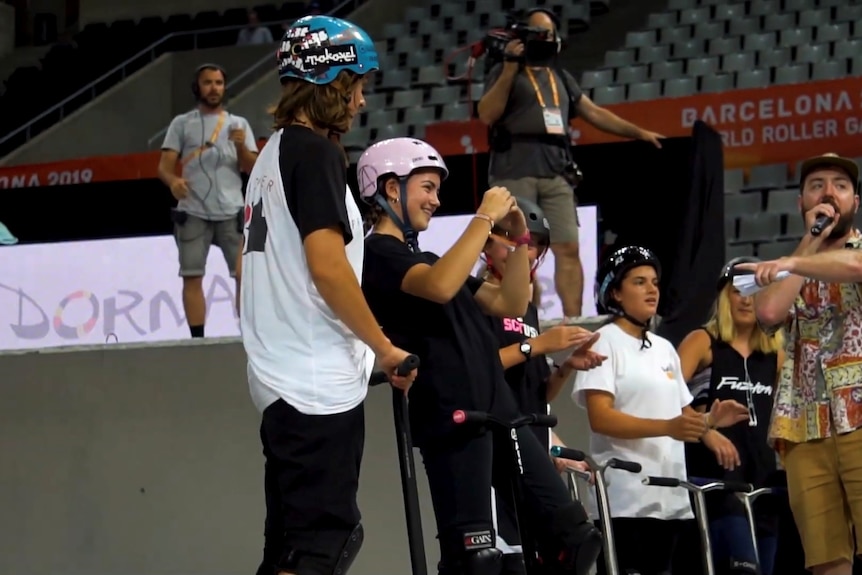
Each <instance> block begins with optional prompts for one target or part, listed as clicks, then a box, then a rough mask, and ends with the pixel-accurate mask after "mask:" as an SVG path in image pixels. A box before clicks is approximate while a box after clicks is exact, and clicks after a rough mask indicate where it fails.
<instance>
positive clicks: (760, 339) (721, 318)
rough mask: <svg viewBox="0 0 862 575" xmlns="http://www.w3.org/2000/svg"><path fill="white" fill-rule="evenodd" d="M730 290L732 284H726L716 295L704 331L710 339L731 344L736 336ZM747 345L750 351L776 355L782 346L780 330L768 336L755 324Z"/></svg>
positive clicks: (782, 340) (782, 336) (782, 337)
mask: <svg viewBox="0 0 862 575" xmlns="http://www.w3.org/2000/svg"><path fill="white" fill-rule="evenodd" d="M732 289H734V287H733V284H731V283H729V282H728V284H727V285H726V286H724V288H723V289H722V290H721V291H720V292H719V293H718V297H717V298H716V299H715V303H714V304H713V306H712V317H710V318H709V321H707V322H706V324H705V325H704V329H706V331H707V332H709V334H710V335H711V336H712V337H714V338H715V339H717V340H721V341H723V342H725V343H731V342H732V341H733V340H734V339H736V335H737V331H736V323H734V321H733V314H732V313H731V311H730V290H732ZM748 344H749V345H750V346H751V350H752V351H759V352H761V353H778V350H780V349H781V348H782V347H783V346H784V334H783V333H782V332H781V330H777V331H776V332H775V333H773V334H772V335H769V334H767V333H766V332H765V331H763V329H762V328H761V327H760V323H757V324H756V325H755V326H754V329H753V330H752V332H751V338H750V339H749V341H748Z"/></svg>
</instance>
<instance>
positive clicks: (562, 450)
mask: <svg viewBox="0 0 862 575" xmlns="http://www.w3.org/2000/svg"><path fill="white" fill-rule="evenodd" d="M551 455H552V456H554V457H562V458H563V459H571V460H572V461H586V462H587V465H589V466H590V469H592V470H593V476H594V478H595V489H596V508H597V509H598V513H599V520H600V521H601V526H602V538H603V543H604V549H603V553H604V560H605V571H606V572H607V575H619V573H620V568H619V564H618V563H617V549H616V544H615V543H614V530H613V527H612V525H611V508H610V503H609V501H608V484H607V480H606V479H605V473H606V472H607V470H608V469H619V470H621V471H628V472H629V473H640V472H641V464H640V463H637V462H635V461H626V460H624V459H617V458H615V457H613V458H611V459H608V460H607V461H605V462H604V463H603V464H601V465H599V464H598V463H596V461H595V460H593V458H592V457H590V456H588V455H586V454H585V453H584V452H583V451H580V450H578V449H571V448H569V447H560V446H559V445H555V446H553V447H551ZM568 475H569V477H568V484H569V491H570V492H571V493H572V497H573V498H579V493H578V487H577V481H576V479H575V477H578V478H580V479H584V480H586V481H589V479H590V473H588V472H586V471H581V470H579V469H569V470H568ZM573 476H574V477H573Z"/></svg>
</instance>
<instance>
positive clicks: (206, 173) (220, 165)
mask: <svg viewBox="0 0 862 575" xmlns="http://www.w3.org/2000/svg"><path fill="white" fill-rule="evenodd" d="M226 79H227V74H226V73H225V71H224V69H223V68H222V67H221V66H219V65H218V64H203V65H201V66H199V67H198V68H197V70H195V74H194V79H193V80H192V94H194V97H195V100H196V101H197V106H196V107H195V109H194V110H192V111H190V112H187V113H185V114H180V115H179V116H177V117H175V118H174V119H173V120H172V121H171V125H170V126H169V127H168V131H167V133H166V134H165V140H164V142H163V143H162V155H161V158H160V160H159V179H161V180H162V182H164V183H165V185H166V186H168V188H170V190H171V194H172V195H173V196H174V198H176V200H177V207H176V208H174V209H173V210H172V213H171V218H172V220H173V222H174V237H175V239H176V242H177V250H178V251H179V260H180V277H182V278H183V307H184V308H185V312H186V320H187V322H188V325H189V330H190V331H191V336H192V337H204V321H205V319H206V300H205V298H204V290H203V276H204V272H205V269H206V262H207V256H208V255H209V249H210V245H212V244H215V245H217V246H218V247H219V248H221V251H222V254H223V255H224V258H225V261H226V262H227V267H228V269H229V270H230V274H231V277H234V278H235V277H237V273H236V271H237V270H236V262H237V258H238V254H239V250H240V249H241V244H242V225H243V219H242V208H243V194H242V187H243V184H242V176H241V173H240V172H245V173H246V174H248V173H251V169H252V167H253V166H254V162H255V160H256V159H257V143H256V142H255V139H254V135H253V134H252V130H251V125H250V124H249V123H248V120H246V119H245V118H243V117H241V116H236V115H234V114H231V113H229V112H228V111H227V110H225V107H224V98H225V81H226ZM178 167H179V168H180V170H178ZM178 172H179V174H180V175H178Z"/></svg>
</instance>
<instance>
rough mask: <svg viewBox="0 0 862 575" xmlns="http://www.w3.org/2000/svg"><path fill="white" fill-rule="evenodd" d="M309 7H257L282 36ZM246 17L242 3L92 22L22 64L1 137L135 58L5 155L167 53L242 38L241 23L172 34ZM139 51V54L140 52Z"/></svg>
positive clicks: (7, 98)
mask: <svg viewBox="0 0 862 575" xmlns="http://www.w3.org/2000/svg"><path fill="white" fill-rule="evenodd" d="M305 9H306V7H305V2H303V1H302V0H299V1H293V2H287V3H285V4H283V5H280V6H277V5H264V6H258V7H256V8H255V10H256V11H257V13H258V17H259V19H260V21H261V22H264V23H268V24H269V27H270V29H271V31H272V33H273V37H275V38H278V37H280V36H281V34H282V30H281V25H282V23H283V22H286V21H290V20H293V19H295V18H297V17H299V16H302V15H303V14H304V13H305ZM246 21H247V10H246V9H245V8H236V9H231V10H226V11H225V12H224V13H222V14H219V13H218V12H214V11H212V12H201V13H199V14H196V15H194V16H192V15H190V14H175V15H173V16H170V17H168V18H167V19H165V20H163V19H162V18H160V17H158V16H153V17H145V18H141V19H140V20H139V21H132V20H118V21H116V22H104V23H93V24H88V25H86V26H85V27H84V29H83V30H81V31H80V32H79V33H78V34H76V35H75V36H74V38H69V39H67V40H66V41H61V42H58V43H57V44H56V45H54V46H53V47H52V48H51V50H50V51H49V52H48V54H47V55H46V56H45V58H44V59H42V61H41V64H40V65H39V66H30V67H26V68H19V69H17V70H16V71H15V72H13V74H12V75H11V76H10V77H9V78H8V79H7V81H6V91H5V92H4V93H3V96H2V97H0V107H2V108H3V109H5V110H15V111H16V113H15V114H3V115H2V116H0V138H2V136H3V135H5V134H8V133H10V132H12V131H14V130H16V129H18V128H20V127H21V126H23V125H25V124H26V123H27V122H28V121H30V120H31V119H32V118H34V117H37V116H39V115H40V114H42V113H44V112H46V111H48V110H50V109H51V108H52V107H53V106H56V105H57V104H58V103H59V102H62V101H63V100H65V99H66V98H68V97H70V96H72V95H73V94H75V93H76V92H79V91H80V90H81V89H83V88H84V87H86V86H88V85H90V84H91V83H92V82H94V81H96V80H98V79H99V78H100V77H102V76H105V75H106V74H109V73H110V72H111V71H112V70H114V69H115V68H116V67H117V66H120V65H122V64H123V63H124V62H127V61H129V59H130V58H134V59H133V60H132V61H130V62H128V64H127V65H126V66H124V67H123V69H122V70H116V71H115V72H114V73H110V74H109V75H108V76H107V77H104V78H103V79H102V80H101V81H99V82H98V83H97V84H96V85H95V86H93V88H92V89H91V90H86V91H85V92H84V93H82V94H80V95H79V96H78V97H75V99H74V100H72V101H71V102H68V103H67V104H66V105H64V106H63V108H62V112H61V110H60V109H56V110H54V111H53V112H52V113H50V114H48V115H47V116H46V117H44V118H43V119H41V120H40V121H38V122H36V123H35V124H34V125H33V126H31V128H30V130H28V131H27V133H21V134H18V135H16V137H15V138H13V139H12V140H11V141H8V142H5V143H4V144H3V145H2V146H0V155H3V154H5V153H8V152H9V151H10V150H11V149H14V148H15V147H17V146H19V145H21V144H22V143H23V142H24V141H26V140H27V139H29V138H31V137H33V136H35V135H37V134H38V133H40V132H41V131H42V130H44V129H45V128H47V127H49V126H50V125H52V124H54V123H55V122H57V121H58V120H59V119H61V118H62V117H63V116H66V115H68V114H69V113H71V112H73V111H74V110H76V109H77V108H80V107H81V106H83V105H84V104H86V103H87V102H88V101H90V100H91V99H93V98H95V97H96V96H98V95H99V94H101V93H103V92H104V91H106V90H108V89H109V88H111V87H112V86H114V85H115V84H117V83H119V82H121V81H122V80H123V79H124V78H125V77H126V76H128V75H129V74H131V73H134V72H135V71H136V70H138V69H140V68H142V67H144V66H146V65H147V64H149V63H150V62H151V61H153V60H154V59H155V58H157V57H159V56H160V55H161V54H163V53H165V52H175V51H181V50H192V49H196V48H214V47H218V46H229V45H233V44H235V43H236V41H237V34H238V32H239V30H238V28H235V29H233V30H221V31H213V32H209V33H202V34H184V35H177V36H171V37H168V35H170V34H176V33H182V32H195V31H197V32H201V31H206V30H211V29H214V28H224V27H228V26H235V27H241V26H242V25H243V24H245V23H246ZM160 40H163V41H160ZM156 43H157V44H156ZM154 44H156V45H154ZM148 48H150V49H149V50H148ZM136 55H138V56H139V57H135V56H136Z"/></svg>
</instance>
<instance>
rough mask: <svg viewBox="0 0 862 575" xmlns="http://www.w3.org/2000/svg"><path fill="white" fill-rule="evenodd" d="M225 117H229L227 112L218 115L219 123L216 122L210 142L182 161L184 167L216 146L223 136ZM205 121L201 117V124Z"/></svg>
mask: <svg viewBox="0 0 862 575" xmlns="http://www.w3.org/2000/svg"><path fill="white" fill-rule="evenodd" d="M225 117H227V113H226V112H222V113H221V114H219V115H218V122H216V125H215V128H214V129H213V133H212V134H211V135H210V139H209V142H207V143H206V144H204V145H203V146H199V147H197V148H195V149H194V150H193V151H192V153H191V154H189V155H188V156H186V157H185V158H184V159H183V161H182V165H183V166H185V165H186V164H188V163H189V162H191V161H192V160H194V159H195V158H197V157H198V156H200V155H201V154H203V153H204V150H206V149H207V148H208V147H210V146H214V145H215V143H216V140H218V137H219V134H221V130H222V128H223V127H224V119H225ZM203 121H204V119H203V116H201V122H203Z"/></svg>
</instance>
